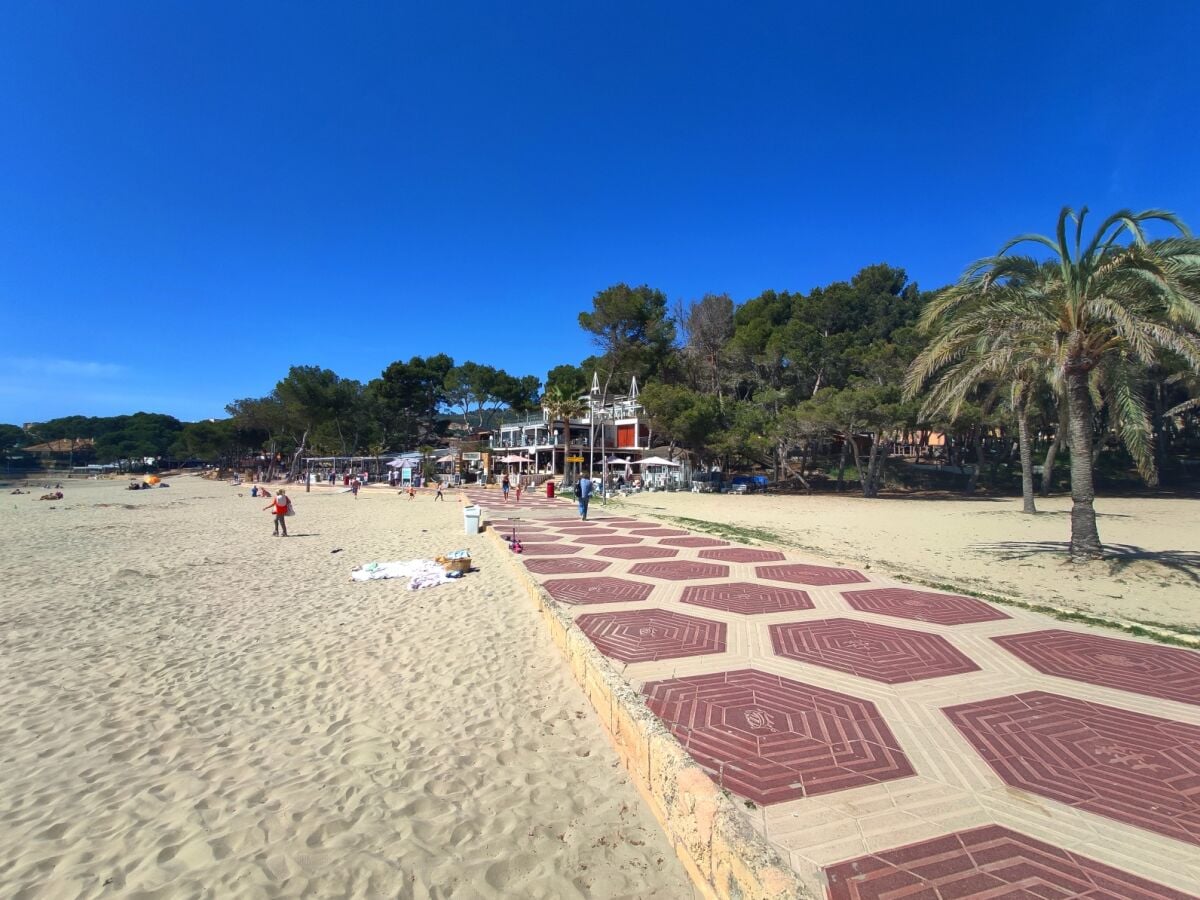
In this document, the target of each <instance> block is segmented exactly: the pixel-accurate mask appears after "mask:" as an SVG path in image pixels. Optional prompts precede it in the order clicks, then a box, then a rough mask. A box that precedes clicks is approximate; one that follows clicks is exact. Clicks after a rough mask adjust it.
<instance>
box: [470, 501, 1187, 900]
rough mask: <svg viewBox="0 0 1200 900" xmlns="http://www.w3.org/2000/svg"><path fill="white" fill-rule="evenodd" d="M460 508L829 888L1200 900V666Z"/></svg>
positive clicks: (646, 541) (766, 556) (1036, 626)
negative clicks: (505, 538) (510, 548)
mask: <svg viewBox="0 0 1200 900" xmlns="http://www.w3.org/2000/svg"><path fill="white" fill-rule="evenodd" d="M467 495H468V497H469V498H470V499H471V501H472V502H476V503H479V504H480V505H482V506H483V507H485V519H489V520H491V523H492V525H493V527H495V528H497V529H498V530H500V531H501V532H502V533H503V534H505V535H508V534H510V533H511V532H512V530H513V528H514V527H515V528H516V532H517V537H518V538H519V539H520V541H521V542H522V544H523V549H524V552H523V555H522V559H521V563H522V564H523V565H524V566H525V568H526V569H528V571H529V572H531V573H532V574H533V575H534V577H535V578H537V579H538V580H539V581H540V582H541V583H542V585H543V586H544V587H545V588H546V590H547V591H549V593H550V594H551V595H552V596H554V597H555V598H557V599H558V600H560V601H562V602H563V603H565V604H569V605H570V606H571V608H572V609H575V610H577V612H576V614H575V621H576V622H577V624H578V625H579V627H580V628H581V629H582V630H583V631H584V632H585V633H586V634H587V635H588V636H589V637H590V638H591V640H592V641H593V643H594V644H595V645H596V647H597V648H598V649H599V650H600V651H601V652H603V653H604V654H605V655H606V656H608V657H609V658H610V659H611V660H612V661H613V663H614V664H615V665H616V666H617V667H618V669H620V670H621V671H623V673H624V675H625V677H626V678H627V679H628V680H629V682H630V683H631V684H632V685H633V686H634V687H635V688H637V689H638V690H640V691H641V692H642V694H643V695H644V696H645V699H646V703H647V705H648V706H649V707H650V709H651V710H653V711H654V713H655V714H656V715H658V716H659V717H660V718H661V719H662V720H663V722H664V723H666V725H667V726H668V727H669V728H670V729H671V731H672V732H673V733H674V734H675V736H676V737H677V738H678V739H679V740H680V742H681V743H682V744H683V745H684V746H685V747H686V748H687V749H688V750H689V752H690V753H691V754H692V755H693V757H694V758H695V759H696V761H697V762H699V763H700V764H701V765H702V766H704V767H705V768H706V769H707V770H708V771H709V772H710V773H711V774H712V776H713V778H714V779H715V780H716V781H717V782H718V783H719V784H721V785H723V786H724V787H725V788H726V789H728V790H729V791H730V792H732V793H733V794H735V795H737V796H738V797H740V798H742V800H743V802H744V806H745V810H746V815H747V816H748V817H749V818H750V820H751V821H752V822H753V824H754V826H755V827H756V828H757V829H758V830H759V831H760V832H761V833H763V834H764V835H765V836H766V837H767V839H768V840H770V841H771V842H772V843H774V844H775V845H776V846H777V847H778V848H780V850H781V852H782V853H783V854H784V855H785V857H786V858H790V860H791V861H792V864H793V865H794V867H795V868H796V870H797V871H798V872H799V873H800V874H801V876H802V877H803V878H805V879H806V880H808V881H809V882H810V884H812V886H813V890H814V893H817V894H819V892H821V891H826V892H827V893H828V896H829V897H831V898H838V900H840V898H867V897H872V898H873V897H905V898H950V897H1000V896H1003V897H1006V898H1012V897H1088V898H1101V897H1104V898H1114V900H1118V898H1119V900H1127V898H1143V897H1144V898H1152V897H1153V898H1167V897H1186V896H1191V895H1192V894H1194V893H1198V892H1200V653H1197V652H1194V651H1191V650H1184V649H1177V648H1172V647H1166V646H1162V645H1159V644H1154V643H1150V642H1146V641H1141V640H1137V639H1133V638H1125V637H1116V636H1114V634H1113V633H1112V632H1108V631H1103V630H1098V629H1092V628H1086V627H1081V626H1077V625H1074V624H1065V623H1062V622H1058V621H1056V620H1053V619H1050V618H1047V617H1045V616H1042V615H1039V614H1036V613H1031V612H1027V611H1024V610H1021V609H1017V608H1011V607H996V606H992V605H989V604H987V603H984V602H983V601H980V600H977V599H975V598H973V597H959V596H953V595H948V594H944V593H938V592H932V591H928V590H916V589H913V588H911V587H909V586H906V585H904V584H903V583H901V582H898V581H896V580H894V579H890V578H886V577H882V576H879V575H875V574H873V573H870V572H860V571H856V570H853V569H845V568H838V567H832V566H828V565H823V564H819V563H817V562H814V561H812V560H811V559H806V558H804V557H801V556H798V555H796V554H791V553H782V552H778V551H775V550H764V549H760V548H752V547H744V546H738V545H735V544H732V543H730V542H727V541H723V540H718V539H716V538H712V537H705V536H699V535H694V534H691V533H689V532H687V531H685V530H683V529H679V528H671V527H666V526H663V525H662V524H660V523H654V522H648V521H644V520H639V519H635V518H630V517H622V516H614V515H608V514H606V513H605V512H604V511H603V510H602V509H595V508H594V510H593V515H592V516H591V517H590V521H588V522H586V523H585V522H580V521H579V520H578V518H577V517H576V516H574V515H573V507H571V506H569V505H568V504H567V503H564V502H562V501H547V500H545V499H544V498H542V497H537V498H531V497H528V496H526V497H523V498H522V501H521V504H520V505H519V506H518V505H517V504H515V503H514V502H512V501H510V502H509V503H508V504H507V505H506V504H504V503H503V501H502V500H501V499H500V496H499V494H498V492H495V491H468V492H467Z"/></svg>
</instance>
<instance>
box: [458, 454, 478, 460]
mask: <svg viewBox="0 0 1200 900" xmlns="http://www.w3.org/2000/svg"><path fill="white" fill-rule="evenodd" d="M462 458H463V462H479V454H478V453H464V454H463V455H462Z"/></svg>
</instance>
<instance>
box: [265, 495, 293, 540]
mask: <svg viewBox="0 0 1200 900" xmlns="http://www.w3.org/2000/svg"><path fill="white" fill-rule="evenodd" d="M291 508H292V500H291V498H290V497H288V495H287V493H286V492H285V491H284V490H283V488H280V489H279V490H278V491H276V492H275V499H274V500H273V501H271V503H270V504H269V505H267V506H264V507H263V509H269V510H272V511H273V512H274V513H275V535H274V536H275V537H279V535H280V532H281V531H282V533H283V536H284V537H287V536H288V533H287V514H288V512H289V511H290V510H291Z"/></svg>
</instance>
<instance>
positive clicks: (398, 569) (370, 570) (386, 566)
mask: <svg viewBox="0 0 1200 900" xmlns="http://www.w3.org/2000/svg"><path fill="white" fill-rule="evenodd" d="M350 578H351V579H352V580H354V581H374V580H375V579H377V578H407V579H408V589H409V590H410V591H416V590H419V589H421V588H427V587H437V586H438V585H439V584H443V583H444V582H447V581H453V579H452V578H447V577H446V570H445V569H444V568H442V567H441V566H440V565H439V564H438V563H436V562H434V561H433V560H432V559H409V560H399V561H397V562H384V563H381V562H370V563H366V564H365V565H361V566H359V567H358V568H356V569H354V570H353V571H352V572H351V573H350Z"/></svg>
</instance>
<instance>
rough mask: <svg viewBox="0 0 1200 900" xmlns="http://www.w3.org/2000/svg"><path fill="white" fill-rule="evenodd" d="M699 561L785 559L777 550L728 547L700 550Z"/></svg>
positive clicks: (736, 561)
mask: <svg viewBox="0 0 1200 900" xmlns="http://www.w3.org/2000/svg"><path fill="white" fill-rule="evenodd" d="M700 558H701V559H719V560H720V561H721V562H731V563H754V562H777V561H778V560H781V559H787V557H786V556H784V555H783V554H782V553H780V552H779V551H778V550H755V549H753V548H751V547H730V548H728V549H727V550H701V551H700Z"/></svg>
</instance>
